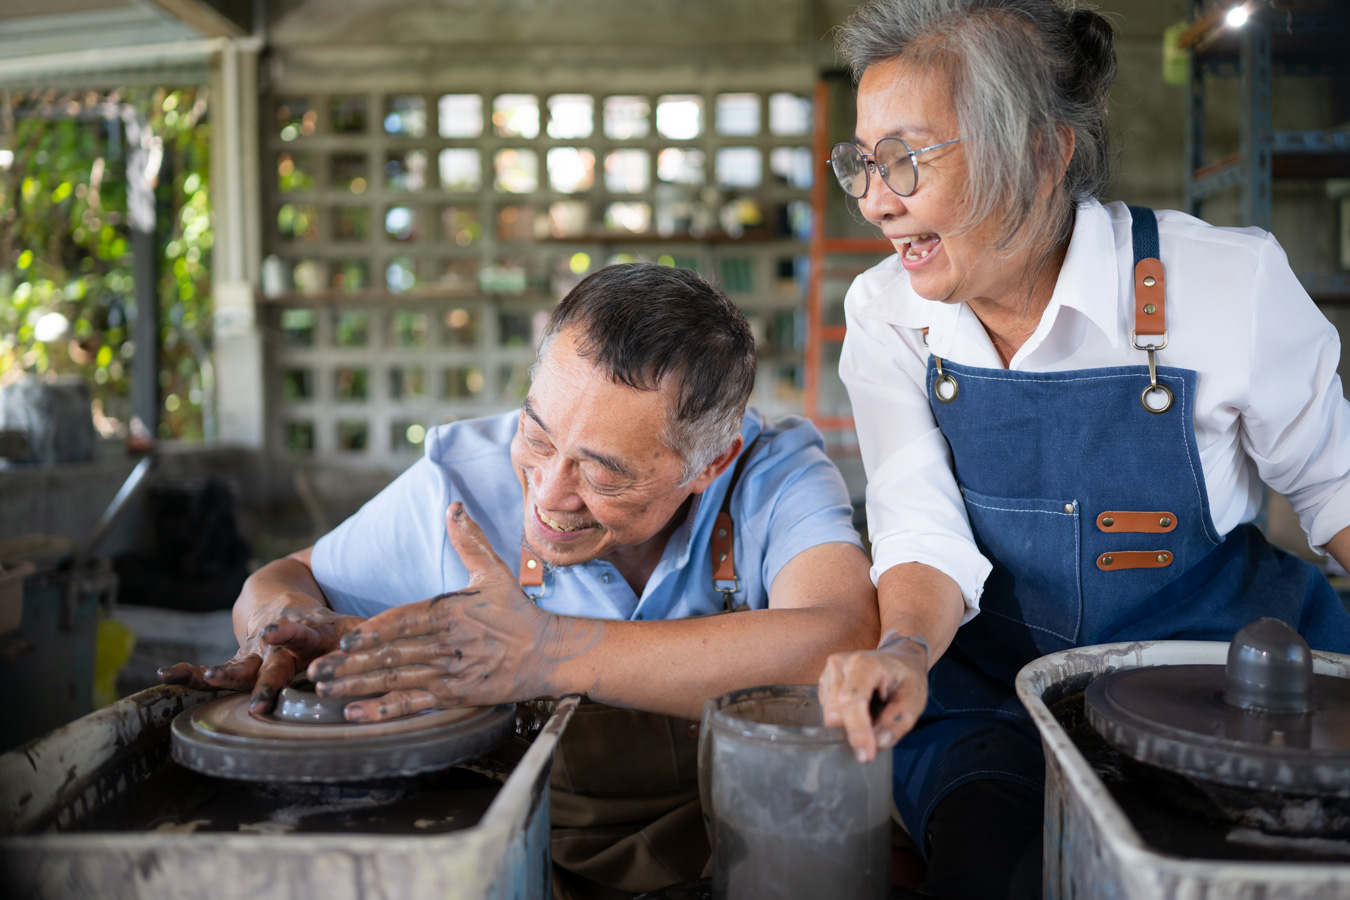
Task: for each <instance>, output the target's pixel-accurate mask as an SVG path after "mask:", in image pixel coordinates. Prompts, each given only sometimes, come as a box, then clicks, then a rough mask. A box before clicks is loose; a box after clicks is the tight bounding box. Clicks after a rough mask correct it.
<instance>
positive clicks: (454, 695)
mask: <svg viewBox="0 0 1350 900" xmlns="http://www.w3.org/2000/svg"><path fill="white" fill-rule="evenodd" d="M445 527H446V531H447V532H448V533H449V536H450V543H451V544H452V545H453V546H454V548H455V551H456V552H457V553H458V554H459V558H460V560H461V561H462V562H463V563H464V566H465V568H467V569H468V570H469V573H470V578H469V584H468V586H467V587H466V588H464V589H463V590H460V591H454V592H452V593H448V594H442V595H441V596H439V597H433V598H431V599H430V600H426V601H423V602H421V603H412V604H408V605H406V606H396V607H393V608H391V609H387V610H385V611H384V612H382V613H380V614H379V615H376V616H372V617H371V618H370V619H368V620H366V621H365V622H364V623H362V624H361V625H360V626H359V627H358V628H356V629H354V630H353V631H352V632H351V633H350V634H348V635H347V636H346V637H344V638H343V639H342V642H341V649H340V650H339V651H338V652H335V653H330V654H328V655H327V656H324V657H322V658H320V659H317V660H315V661H314V662H312V663H310V665H309V677H310V679H311V680H313V681H314V683H315V689H316V691H317V692H318V693H319V694H320V695H321V696H331V697H359V696H362V695H371V694H383V696H381V697H376V698H374V699H370V700H365V701H359V702H353V703H350V704H348V705H347V708H346V717H347V720H348V721H351V722H362V721H376V720H380V719H392V718H397V717H399V716H407V715H412V714H413V713H417V712H421V711H422V710H426V709H445V708H450V707H456V706H487V705H490V704H494V703H503V702H507V701H513V700H519V699H525V698H534V697H542V696H548V695H549V694H550V692H551V691H552V688H551V686H550V683H549V679H550V675H551V666H552V664H553V663H554V662H556V661H557V660H558V659H559V653H558V649H559V648H558V644H559V641H560V638H559V632H560V629H561V624H560V621H561V620H560V619H559V618H557V617H555V616H551V615H549V614H548V613H546V612H544V611H542V610H540V609H539V608H538V607H537V606H535V605H534V603H533V602H531V600H530V598H528V597H526V596H525V593H524V592H523V591H522V590H521V589H520V583H519V581H517V580H516V576H515V575H514V574H513V573H512V571H511V570H510V568H508V567H507V565H506V563H504V562H502V560H501V557H499V556H497V554H496V553H495V552H494V551H493V550H492V547H491V545H490V544H489V543H488V540H487V538H486V537H485V536H484V534H483V531H482V529H481V528H479V527H478V525H477V523H475V522H474V521H473V520H472V519H470V518H469V516H468V514H467V513H466V512H464V507H463V506H462V505H461V504H459V503H454V504H452V505H451V506H450V509H449V510H447V512H446V517H445Z"/></svg>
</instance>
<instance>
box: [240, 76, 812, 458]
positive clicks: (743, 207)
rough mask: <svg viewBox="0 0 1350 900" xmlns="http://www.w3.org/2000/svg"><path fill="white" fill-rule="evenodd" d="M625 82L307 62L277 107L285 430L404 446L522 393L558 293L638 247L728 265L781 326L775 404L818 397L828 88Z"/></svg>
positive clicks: (341, 452) (740, 298)
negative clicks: (815, 321) (535, 80)
mask: <svg viewBox="0 0 1350 900" xmlns="http://www.w3.org/2000/svg"><path fill="white" fill-rule="evenodd" d="M714 80H715V79H714ZM613 81H614V84H612V85H610V84H606V85H604V90H600V91H587V90H585V89H584V86H582V85H573V84H563V85H559V86H558V90H559V92H558V93H549V92H548V91H539V92H533V93H500V92H497V91H496V90H494V89H493V88H492V86H491V85H487V84H449V85H444V86H433V87H431V88H424V87H419V88H417V89H410V88H404V89H396V90H383V91H382V90H378V89H371V90H365V89H361V90H358V89H351V88H343V89H341V90H337V91H333V92H331V93H318V92H312V91H309V92H307V91H301V90H295V89H288V88H287V86H286V85H285V83H284V76H283V81H282V83H280V84H278V85H277V88H276V92H275V93H274V95H273V96H272V97H271V98H269V99H268V100H267V102H266V104H265V107H264V108H265V109H267V110H269V111H270V112H269V113H268V118H267V119H266V121H265V123H264V129H263V131H264V134H263V140H264V143H265V152H264V155H263V159H264V160H265V161H266V165H267V167H268V171H267V173H266V175H267V177H266V178H265V179H264V191H265V194H266V196H265V202H266V204H267V206H266V209H265V214H264V221H265V223H266V232H265V235H264V243H265V247H264V255H265V256H268V257H274V258H275V260H274V262H273V263H272V264H271V265H270V266H269V268H270V270H271V271H273V272H278V273H281V276H280V281H281V284H280V288H279V290H277V291H272V292H269V296H268V298H266V300H265V303H264V306H263V315H264V316H265V319H264V322H265V330H264V334H265V335H266V338H265V339H266V341H267V343H268V347H267V351H268V352H267V378H268V380H269V391H268V396H269V397H270V398H275V399H274V400H273V401H271V402H272V404H273V406H272V407H270V408H269V409H268V411H267V422H268V429H269V431H268V435H269V438H268V440H269V444H270V445H271V446H272V447H273V448H275V449H276V450H277V452H281V453H290V454H300V455H313V456H316V457H329V456H331V457H335V458H342V459H345V460H349V461H350V460H357V459H359V460H368V461H378V462H381V463H382V464H388V465H390V466H402V465H406V464H407V462H408V461H409V460H410V459H412V458H413V457H414V455H415V454H416V452H417V451H418V449H419V448H420V447H421V446H422V445H423V444H424V443H425V441H426V440H427V436H428V433H429V430H430V429H433V428H435V427H436V426H437V425H439V424H440V423H442V422H446V421H452V420H457V419H466V418H472V417H475V416H480V415H486V414H489V413H494V412H499V411H502V410H505V409H510V408H512V407H514V406H517V405H518V404H519V403H520V400H521V399H522V398H523V397H524V396H525V392H526V391H527V390H528V389H529V369H530V365H531V363H532V361H533V357H534V348H535V342H536V341H537V340H538V338H539V335H540V333H541V329H542V327H543V324H544V322H545V320H546V317H547V315H548V312H549V311H550V310H551V309H552V308H553V306H554V305H555V304H556V302H557V301H558V299H559V298H560V297H562V296H563V295H564V294H565V293H566V292H567V291H568V290H570V289H571V288H572V287H574V286H575V285H576V284H578V283H579V282H580V281H581V279H583V278H585V277H586V276H587V275H589V274H591V273H593V272H595V271H596V270H597V269H599V268H601V267H602V266H604V265H607V264H610V263H615V262H626V261H632V260H650V261H654V262H659V263H661V264H663V265H671V266H681V267H687V268H691V269H696V270H698V271H700V272H702V273H703V274H704V275H706V276H707V277H709V278H710V279H712V280H713V281H715V282H717V283H718V284H720V285H721V286H722V288H723V289H724V290H726V291H727V292H728V293H729V294H730V295H731V296H732V297H733V298H734V299H735V301H736V302H737V304H738V305H740V306H741V307H742V308H743V309H744V310H745V312H746V316H747V318H748V319H749V321H750V322H751V327H752V329H753V330H754V332H755V335H756V339H757V342H758V344H759V349H760V353H761V382H762V384H761V385H760V386H759V387H757V388H756V394H755V397H754V399H753V402H754V403H756V404H757V405H758V406H760V407H761V409H763V410H764V411H765V413H766V414H768V415H771V416H778V415H783V414H786V413H791V412H798V411H800V372H801V371H802V369H801V346H800V341H799V340H797V339H796V338H797V336H799V335H800V333H801V329H802V327H803V326H802V322H803V317H802V311H801V308H802V302H803V298H804V295H805V286H806V284H807V282H808V278H807V269H806V258H807V244H806V242H807V241H808V240H809V237H810V234H811V230H812V227H813V224H814V223H813V221H812V215H811V207H810V203H809V191H810V190H811V187H812V183H813V179H814V177H815V176H817V175H818V168H819V167H818V166H817V165H816V164H815V162H814V161H813V157H812V154H811V149H810V146H809V145H810V141H811V122H812V106H811V100H810V97H809V91H808V90H807V89H806V88H804V87H801V86H792V87H791V88H787V89H781V90H773V91H763V90H760V91H756V90H746V89H745V88H744V87H743V86H742V85H739V84H735V83H727V84H725V85H724V86H718V85H715V84H714V86H713V87H711V88H707V89H705V88H704V87H703V86H700V87H699V88H694V87H693V86H689V87H686V86H682V85H678V84H672V85H670V88H669V89H667V90H666V91H665V92H657V91H644V90H634V89H628V88H626V87H625V86H624V85H623V84H622V79H621V78H619V77H617V76H616V77H615V78H614V79H613ZM337 83H341V84H352V83H355V82H353V81H352V79H351V78H346V80H345V81H343V82H337ZM437 87H439V89H437ZM272 294H276V296H272Z"/></svg>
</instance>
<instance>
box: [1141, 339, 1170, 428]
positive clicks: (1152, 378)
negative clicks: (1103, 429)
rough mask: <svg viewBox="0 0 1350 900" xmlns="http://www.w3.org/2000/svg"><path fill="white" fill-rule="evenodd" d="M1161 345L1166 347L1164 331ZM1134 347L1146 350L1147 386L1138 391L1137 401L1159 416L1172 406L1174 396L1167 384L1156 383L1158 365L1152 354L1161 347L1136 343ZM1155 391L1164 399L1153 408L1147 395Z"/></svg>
mask: <svg viewBox="0 0 1350 900" xmlns="http://www.w3.org/2000/svg"><path fill="white" fill-rule="evenodd" d="M1130 340H1134V335H1133V334H1131V335H1130ZM1162 345H1163V347H1166V346H1167V335H1166V333H1164V334H1163V343H1162ZM1136 347H1137V349H1139V350H1147V351H1148V387H1146V388H1144V390H1143V392H1142V393H1140V395H1139V403H1140V404H1141V405H1142V406H1143V407H1144V409H1146V410H1148V411H1149V412H1151V413H1153V414H1154V415H1155V416H1160V415H1162V414H1163V413H1165V412H1167V411H1168V410H1169V409H1171V408H1172V400H1173V399H1174V397H1173V395H1172V389H1171V388H1170V387H1168V386H1167V385H1165V384H1158V366H1157V360H1155V359H1154V356H1153V355H1154V354H1155V353H1157V352H1158V350H1159V349H1161V348H1155V347H1152V346H1150V347H1138V345H1136ZM1157 391H1161V392H1162V394H1163V397H1164V398H1165V399H1164V401H1163V404H1162V405H1161V406H1159V407H1157V408H1156V409H1155V408H1154V407H1153V406H1151V405H1150V404H1149V402H1148V398H1149V395H1150V394H1153V393H1154V392H1157Z"/></svg>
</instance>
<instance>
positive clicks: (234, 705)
mask: <svg viewBox="0 0 1350 900" xmlns="http://www.w3.org/2000/svg"><path fill="white" fill-rule="evenodd" d="M353 699H358V698H343V699H341V700H335V699H327V698H319V697H317V696H316V695H315V694H314V693H313V688H312V686H308V689H306V686H304V685H299V686H293V687H289V688H285V689H284V690H282V691H281V695H280V697H279V698H278V703H277V708H276V710H275V711H274V712H273V713H272V714H270V715H269V716H268V717H266V718H255V717H253V716H251V715H249V714H248V702H249V695H248V694H232V695H230V696H228V697H222V698H221V699H219V700H213V701H211V702H209V703H204V704H202V705H201V706H196V707H193V708H192V709H189V710H184V711H183V712H182V713H180V714H179V715H178V716H177V717H176V718H175V719H174V720H173V724H172V726H171V727H170V735H171V740H172V752H173V758H174V760H175V761H176V762H178V763H179V764H180V765H183V766H186V767H187V768H189V769H192V770H194V771H197V772H201V773H202V774H204V775H212V776H215V777H217V778H231V779H235V780H239V781H266V782H310V783H315V782H317V783H342V782H352V781H369V780H372V779H380V778H399V777H406V776H411V775H419V774H422V773H424V772H432V771H436V770H438V769H445V768H448V767H450V766H453V765H457V764H459V763H462V762H465V761H466V760H470V759H474V758H476V757H478V756H481V755H482V754H483V753H485V752H487V751H488V750H490V749H491V748H492V747H494V746H496V745H497V744H498V743H500V742H501V741H502V740H504V739H505V738H506V737H507V736H508V735H509V734H510V733H511V732H512V730H513V728H514V725H515V707H514V705H512V704H504V705H501V706H493V707H468V708H464V709H445V710H429V711H427V712H423V713H419V714H418V715H415V716H408V717H407V718H403V719H391V720H388V721H385V722H379V723H360V724H357V723H347V722H345V721H343V720H342V718H341V708H342V706H343V705H345V704H347V703H350V702H351V701H352V700H353ZM335 710H336V713H335Z"/></svg>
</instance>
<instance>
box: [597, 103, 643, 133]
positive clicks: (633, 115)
mask: <svg viewBox="0 0 1350 900" xmlns="http://www.w3.org/2000/svg"><path fill="white" fill-rule="evenodd" d="M650 116H651V104H650V103H648V101H647V98H646V97H606V98H605V137H607V138H612V139H613V140H616V141H630V140H636V139H639V138H645V137H646V136H647V133H648V132H649V131H650V130H651V121H650V118H649V117H650Z"/></svg>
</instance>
